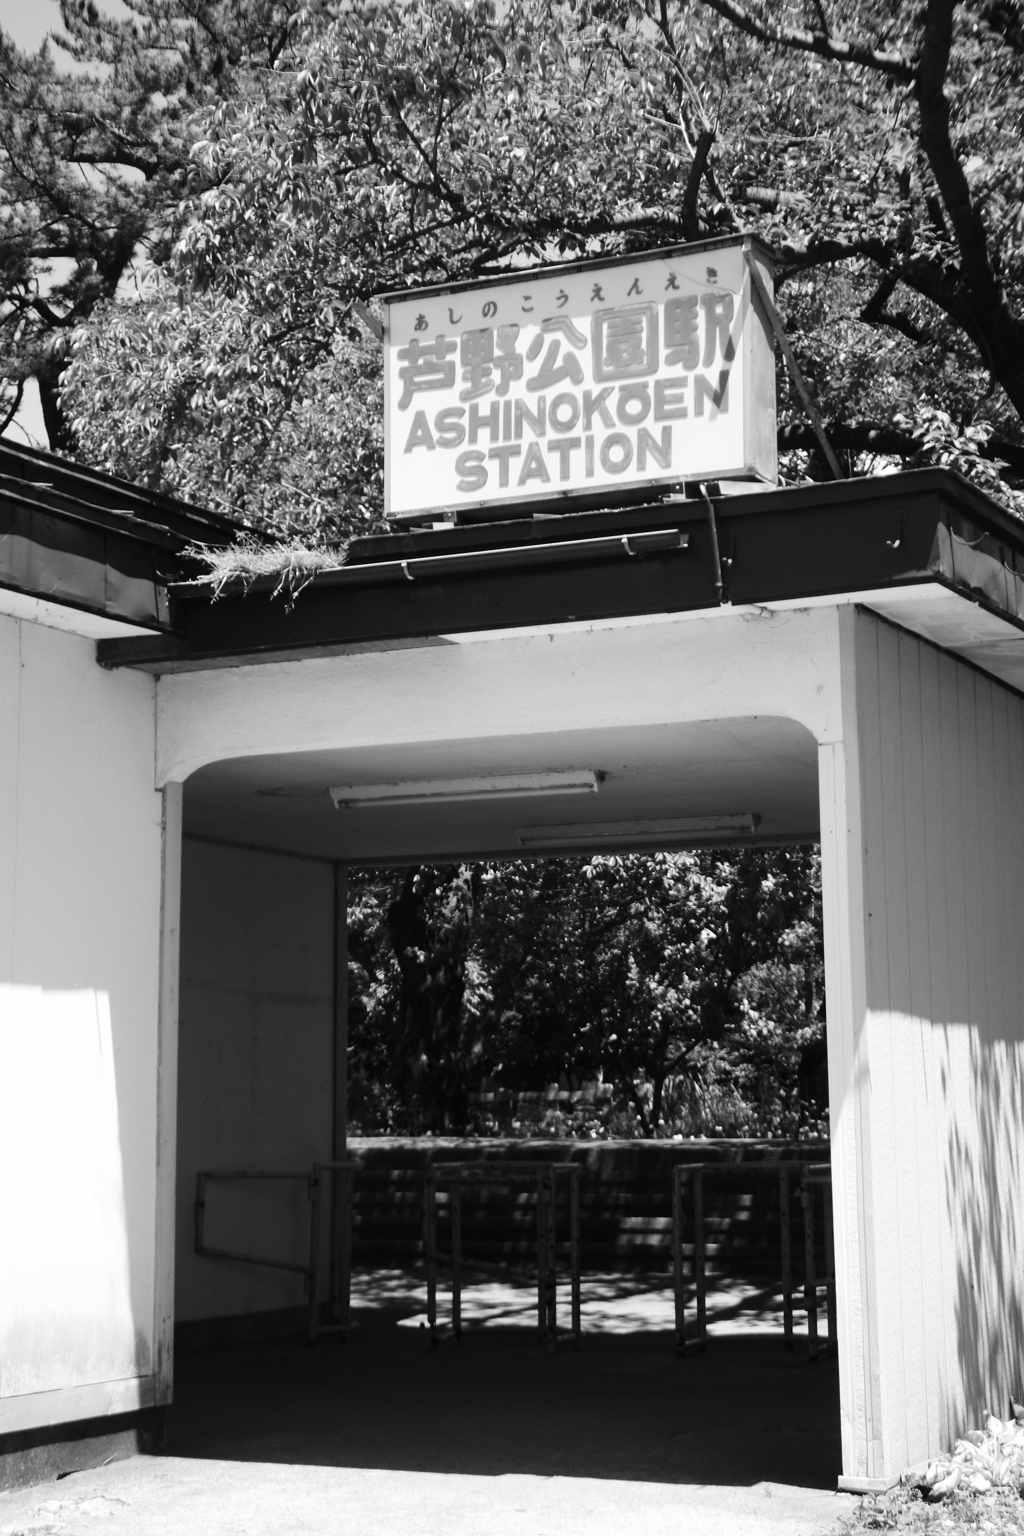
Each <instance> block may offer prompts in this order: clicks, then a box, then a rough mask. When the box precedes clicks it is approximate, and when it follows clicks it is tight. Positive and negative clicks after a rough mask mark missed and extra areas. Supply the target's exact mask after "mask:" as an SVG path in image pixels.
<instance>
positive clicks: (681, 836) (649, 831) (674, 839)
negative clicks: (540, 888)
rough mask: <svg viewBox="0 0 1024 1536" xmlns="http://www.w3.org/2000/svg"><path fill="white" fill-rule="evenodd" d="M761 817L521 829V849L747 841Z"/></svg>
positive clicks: (573, 823) (745, 815) (684, 818)
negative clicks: (732, 839) (722, 838)
mask: <svg viewBox="0 0 1024 1536" xmlns="http://www.w3.org/2000/svg"><path fill="white" fill-rule="evenodd" d="M760 820H761V818H760V816H755V815H753V814H752V813H751V812H744V813H743V814H741V815H737V816H732V815H729V816H673V817H668V818H666V819H665V820H662V821H570V822H565V823H563V824H562V825H561V826H549V827H520V828H519V832H518V837H519V846H520V847H521V848H564V847H565V846H566V844H569V843H571V844H573V845H575V846H577V847H578V846H580V845H584V846H591V845H593V844H595V843H600V844H601V845H602V847H606V848H610V847H614V846H615V844H617V843H628V844H629V845H630V846H631V847H636V845H637V844H640V843H654V844H671V843H679V842H701V843H704V842H707V841H708V840H709V839H710V838H714V837H726V838H733V837H745V836H749V835H750V834H751V833H752V832H753V831H754V829H755V828H756V826H757V824H758V822H759V821H760Z"/></svg>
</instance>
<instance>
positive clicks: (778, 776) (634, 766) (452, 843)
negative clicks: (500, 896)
mask: <svg viewBox="0 0 1024 1536" xmlns="http://www.w3.org/2000/svg"><path fill="white" fill-rule="evenodd" d="M572 768H575V769H579V768H585V769H593V770H595V771H596V772H597V773H599V774H600V775H602V776H603V777H602V779H601V783H600V787H599V789H598V791H597V792H596V793H594V794H587V795H542V796H539V797H531V798H529V799H505V798H500V799H490V800H487V801H483V802H481V801H476V802H463V803H434V804H426V805H406V806H387V805H377V806H367V807H347V808H344V809H340V810H338V809H335V807H334V804H333V802H332V800H331V798H330V795H329V793H328V790H329V788H330V787H331V786H332V785H338V784H348V785H351V784H371V783H387V782H394V781H396V780H430V779H450V778H463V777H470V776H473V775H484V774H516V773H529V772H533V773H536V772H545V771H551V770H557V769H572ZM743 814H752V815H754V816H755V817H757V818H758V821H757V836H758V838H764V839H804V838H807V837H815V836H817V830H818V771H817V751H816V747H815V743H814V741H813V739H812V737H811V735H810V733H809V732H808V731H807V730H806V729H805V728H804V727H803V726H802V725H799V724H798V723H797V722H796V721H793V720H787V719H779V718H775V717H755V718H748V719H741V720H717V721H712V722H702V723H699V724H690V725H670V726H660V727H657V728H651V729H647V730H643V731H638V730H621V729H619V730H602V731H593V732H578V731H577V732H559V733H547V734H543V735H531V736H522V735H520V736H515V737H503V738H497V737H496V738H492V739H489V740H485V741H480V740H473V741H470V742H461V741H452V742H442V743H437V742H435V743H431V744H429V745H426V746H420V745H417V746H416V747H410V748H408V749H399V750H396V749H395V748H394V747H390V748H387V749H378V748H371V749H359V750H347V751H339V752H310V753H287V754H280V755H273V756H263V757H249V758H236V759H232V760H230V761H225V762H219V763H211V764H209V765H207V766H206V767H205V768H202V769H200V770H199V771H198V772H197V773H195V774H193V776H192V777H191V778H190V779H189V780H188V781H187V783H186V785H185V830H186V833H187V834H190V835H192V836H199V837H206V838H213V839H216V840H218V841H224V842H230V843H237V844H243V845H247V846H251V847H260V848H273V849H280V850H282V851H288V852H293V853H301V854H306V855H313V856H319V857H322V858H331V859H345V860H349V861H352V862H354V863H374V862H381V863H383V862H388V861H395V862H404V861H408V862H412V861H416V860H419V859H443V858H449V857H451V858H463V857H485V856H499V855H519V854H522V852H523V844H522V843H521V841H520V836H521V833H522V829H524V828H530V829H537V828H544V827H548V826H556V827H565V826H566V825H567V824H571V826H572V827H573V828H576V827H578V828H580V831H581V833H582V834H585V828H586V825H587V824H588V823H590V824H593V823H602V824H604V823H616V824H619V823H623V822H625V823H641V824H642V823H644V822H649V821H659V820H664V819H676V818H689V817H698V816H701V817H706V816H711V817H717V816H725V815H743ZM534 835H536V834H535V831H534ZM558 836H559V840H558V844H557V846H555V847H553V848H551V849H549V850H548V851H552V852H557V851H574V850H579V849H581V848H584V847H586V848H587V849H589V850H590V851H597V849H596V847H595V845H594V844H593V842H592V841H588V840H586V839H585V836H580V837H577V836H576V834H575V831H571V832H569V833H567V834H564V835H563V834H559V835H558ZM686 840H687V839H686V838H685V837H681V836H679V835H677V836H676V837H671V836H665V835H663V834H655V833H653V832H651V830H650V829H647V828H644V827H643V826H642V825H641V826H639V827H637V828H636V829H635V836H634V834H633V832H632V831H630V832H628V833H625V834H623V836H622V838H621V839H620V838H616V840H615V843H614V847H615V848H616V849H623V848H626V847H629V846H635V847H645V848H648V849H653V848H655V847H658V846H677V845H678V844H679V843H680V842H684V841H686ZM711 841H725V839H723V838H712V839H711Z"/></svg>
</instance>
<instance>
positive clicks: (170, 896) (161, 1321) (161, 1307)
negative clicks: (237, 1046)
mask: <svg viewBox="0 0 1024 1536" xmlns="http://www.w3.org/2000/svg"><path fill="white" fill-rule="evenodd" d="M163 795H164V816H163V822H164V824H163V883H162V892H161V902H160V998H159V1006H158V1013H157V1030H158V1044H157V1079H156V1082H157V1090H156V1091H157V1145H156V1264H155V1272H154V1303H153V1345H154V1348H153V1363H154V1374H155V1376H156V1401H157V1403H158V1404H164V1403H169V1402H170V1401H171V1398H172V1396H173V1391H174V1228H175V1217H176V1212H175V1169H176V1163H177V1140H178V1138H177V1131H178V959H179V948H180V942H179V941H180V933H181V803H182V786H181V785H180V784H168V785H167V786H166V787H165V789H164V792H163Z"/></svg>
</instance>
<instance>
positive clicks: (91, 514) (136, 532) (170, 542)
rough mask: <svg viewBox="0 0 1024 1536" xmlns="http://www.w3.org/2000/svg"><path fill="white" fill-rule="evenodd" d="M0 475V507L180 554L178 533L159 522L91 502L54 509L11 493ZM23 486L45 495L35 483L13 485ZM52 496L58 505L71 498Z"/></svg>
mask: <svg viewBox="0 0 1024 1536" xmlns="http://www.w3.org/2000/svg"><path fill="white" fill-rule="evenodd" d="M7 478H8V477H7V476H4V475H3V473H2V472H0V506H2V505H3V503H4V502H5V501H7V502H13V503H14V504H15V506H19V507H27V508H28V509H29V510H30V511H31V512H38V513H39V514H40V515H41V516H42V517H52V518H56V519H57V520H58V521H59V520H60V519H61V518H66V519H67V520H68V522H71V523H81V524H82V525H83V526H84V527H86V528H92V529H94V530H95V531H96V532H97V533H112V534H115V535H116V536H117V537H118V538H122V539H134V540H135V542H136V543H138V544H148V545H149V546H150V547H151V548H152V546H153V545H154V544H156V545H158V546H159V547H160V548H161V549H169V550H173V551H174V552H175V553H180V551H181V549H182V547H183V545H184V543H185V542H186V541H185V539H183V538H182V536H181V535H180V534H174V533H171V532H170V531H169V530H168V529H167V528H165V527H163V526H162V525H161V524H160V523H149V522H146V521H145V520H144V519H143V518H140V517H136V515H135V514H134V513H133V512H118V511H115V510H114V509H113V508H111V507H97V506H94V505H93V504H92V503H91V502H85V501H83V502H80V503H79V504H78V505H77V506H70V507H69V506H65V505H62V506H55V505H53V503H52V502H49V501H41V500H36V498H35V497H34V496H27V495H25V494H24V492H22V491H13V490H10V489H9V488H8V486H6V485H5V484H3V481H4V480H5V479H7ZM17 483H18V484H20V485H24V486H26V487H27V488H28V489H29V490H34V491H38V492H40V493H45V491H46V489H47V488H46V487H45V486H41V485H40V484H39V483H38V482H37V481H32V480H21V481H18V482H17ZM52 494H53V495H54V497H56V498H59V499H60V501H61V502H67V501H69V500H70V499H71V498H70V497H68V496H66V495H65V494H64V493H63V492H62V491H56V490H55V491H54V492H53V493H52Z"/></svg>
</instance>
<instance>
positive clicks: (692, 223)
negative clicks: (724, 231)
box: [682, 128, 715, 240]
mask: <svg viewBox="0 0 1024 1536" xmlns="http://www.w3.org/2000/svg"><path fill="white" fill-rule="evenodd" d="M714 142H715V135H714V133H713V132H712V130H711V129H710V128H702V129H701V131H700V133H699V134H698V136H697V144H696V148H695V150H694V155H693V159H692V160H691V161H690V171H689V174H688V176H687V178H686V186H685V188H684V189H683V210H682V225H683V234H684V235H685V237H686V239H687V240H696V239H697V238H698V236H699V235H700V226H699V224H698V222H697V194H698V193H699V192H700V184H701V180H702V179H703V176H704V171H705V169H706V167H707V163H708V156H709V155H710V153H711V146H712V144H714Z"/></svg>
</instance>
